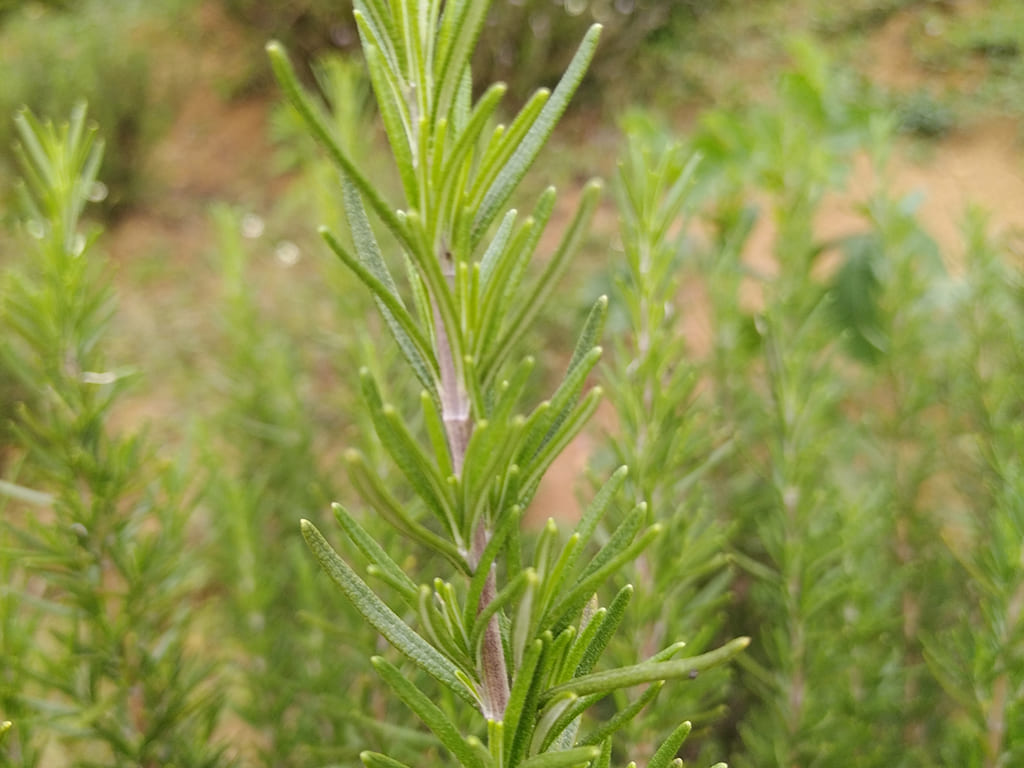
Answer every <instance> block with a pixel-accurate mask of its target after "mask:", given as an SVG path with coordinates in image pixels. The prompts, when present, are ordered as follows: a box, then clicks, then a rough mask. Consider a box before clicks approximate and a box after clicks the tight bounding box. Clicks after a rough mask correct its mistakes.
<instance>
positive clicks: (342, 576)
mask: <svg viewBox="0 0 1024 768" xmlns="http://www.w3.org/2000/svg"><path fill="white" fill-rule="evenodd" d="M301 527H302V536H303V537H304V538H305V539H306V543H307V544H308V545H309V548H310V549H311V550H312V551H313V554H314V555H316V558H317V560H319V561H320V565H321V566H322V567H323V569H324V570H325V571H326V572H327V575H328V576H330V577H331V579H332V580H333V581H334V583H335V584H337V585H338V586H339V587H341V589H342V591H343V592H344V593H345V596H346V597H347V598H348V599H349V602H351V603H352V605H353V606H354V607H355V609H356V610H357V611H359V613H361V614H362V615H363V618H365V619H366V621H367V622H368V623H369V624H370V625H371V626H372V627H373V628H374V629H376V630H377V631H378V632H380V634H381V635H383V636H384V638H385V639H386V640H387V641H388V642H389V643H391V645H393V646H394V647H395V648H397V649H398V650H399V651H401V652H402V653H403V654H405V656H407V657H408V658H409V659H410V660H411V661H412V662H413V663H415V664H416V665H417V666H419V667H420V668H421V669H423V670H424V671H425V672H427V673H428V674H430V675H431V676H432V677H433V678H434V679H436V680H437V681H438V682H439V683H441V684H443V685H444V686H446V687H447V688H448V689H449V690H451V691H452V692H453V693H455V694H456V695H457V696H459V697H460V698H462V699H463V700H464V701H466V702H467V703H469V704H472V705H473V706H476V704H477V702H476V700H475V699H474V698H473V694H472V693H471V692H470V691H469V690H467V688H466V686H465V685H463V684H462V683H461V682H460V681H459V679H458V677H456V674H455V672H456V667H455V665H454V664H453V663H452V662H451V661H449V660H448V659H446V658H445V657H444V656H442V655H441V654H440V653H438V651H437V650H436V649H435V648H434V647H433V646H432V645H430V643H428V642H427V641H426V640H424V639H423V638H422V637H420V636H419V635H418V634H416V632H415V631H414V630H413V629H412V628H411V627H410V626H409V625H408V624H406V623H405V622H404V621H402V620H401V619H400V618H399V617H398V616H397V615H396V614H395V612H394V611H392V610H391V609H390V608H389V607H388V606H387V605H386V604H385V603H384V601H382V600H381V599H380V598H379V597H377V595H376V594H374V592H373V590H371V589H370V588H369V587H368V586H366V583H365V582H364V581H363V580H362V579H360V578H359V576H358V575H357V574H356V573H355V571H353V570H352V569H351V568H350V567H349V566H348V564H347V563H346V562H345V561H344V560H342V558H341V557H340V556H339V555H338V553H337V552H335V551H334V549H333V548H332V547H331V545H330V544H328V543H327V540H326V539H325V538H324V537H323V535H322V534H321V533H320V531H318V530H317V528H316V526H315V525H313V524H312V523H311V522H309V521H308V520H302V521H301Z"/></svg>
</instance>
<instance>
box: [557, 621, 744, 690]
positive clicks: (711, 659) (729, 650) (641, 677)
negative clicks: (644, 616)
mask: <svg viewBox="0 0 1024 768" xmlns="http://www.w3.org/2000/svg"><path fill="white" fill-rule="evenodd" d="M748 645H750V638H749V637H738V638H736V639H735V640H732V641H730V642H728V643H726V644H725V645H723V646H721V647H720V648H716V649H715V650H713V651H708V652H707V653H702V654H701V655H700V656H691V657H689V658H686V659H675V660H674V661H661V662H654V663H650V662H645V663H643V664H636V665H634V666H631V667H622V668H620V669H612V670H608V671H607V672H596V673H594V674H590V675H584V676H583V677H577V678H575V679H574V680H570V681H569V682H567V683H562V684H561V685H556V686H554V687H553V688H549V689H548V690H546V691H544V693H542V694H541V696H540V702H541V703H545V702H547V701H549V700H550V699H551V698H552V697H554V696H558V695H559V694H561V693H565V692H567V691H572V692H574V693H576V694H579V695H581V696H582V695H586V694H589V693H601V692H603V691H615V690H618V689H620V688H630V687H632V686H634V685H641V684H643V683H654V682H657V681H659V680H672V679H674V678H678V677H686V676H688V675H690V674H692V673H693V672H701V671H703V670H706V669H710V668H711V667H714V666H717V665H718V664H721V663H723V662H726V661H728V660H729V659H731V658H733V657H734V656H736V654H738V653H739V652H740V651H742V650H743V649H744V648H746V647H747V646H748Z"/></svg>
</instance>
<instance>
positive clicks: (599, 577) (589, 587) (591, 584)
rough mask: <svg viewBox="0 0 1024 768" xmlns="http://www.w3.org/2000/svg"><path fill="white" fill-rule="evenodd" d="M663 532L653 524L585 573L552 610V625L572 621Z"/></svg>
mask: <svg viewBox="0 0 1024 768" xmlns="http://www.w3.org/2000/svg"><path fill="white" fill-rule="evenodd" d="M661 532H662V527H661V525H660V524H655V525H652V526H651V527H650V528H648V529H647V530H646V531H644V532H643V534H641V535H640V537H639V538H637V539H636V541H634V542H633V543H632V544H630V545H629V546H628V547H626V548H625V549H623V550H622V551H621V552H620V553H619V554H617V555H616V556H615V557H612V558H609V559H608V560H607V562H605V563H604V564H603V565H602V566H601V567H599V568H596V569H595V570H594V571H593V572H591V573H589V574H585V575H584V576H583V577H582V578H581V579H580V580H579V581H578V582H577V583H576V586H575V587H573V588H572V590H571V591H570V592H569V594H568V595H566V596H565V598H563V600H562V602H560V603H559V604H558V605H557V606H555V608H554V609H553V610H552V611H551V613H550V616H551V617H552V618H553V619H555V621H554V622H553V624H552V626H553V627H554V628H555V629H560V628H561V627H563V626H565V625H566V624H568V623H569V622H570V621H572V617H573V616H574V615H575V614H576V612H577V611H579V610H580V609H581V608H582V607H583V606H584V605H586V603H587V601H588V600H589V599H590V597H591V595H593V594H594V593H595V592H596V591H597V588H598V587H599V586H600V585H601V584H603V583H604V582H605V581H607V580H608V579H609V578H610V577H611V575H612V574H613V573H615V572H616V571H618V570H619V569H620V568H622V567H623V566H624V565H625V564H626V563H628V562H631V561H632V560H635V559H636V557H637V555H639V554H640V553H641V552H642V551H643V550H644V549H646V548H647V547H648V546H649V545H650V543H651V542H652V541H654V540H655V539H656V538H657V537H658V536H660V535H661Z"/></svg>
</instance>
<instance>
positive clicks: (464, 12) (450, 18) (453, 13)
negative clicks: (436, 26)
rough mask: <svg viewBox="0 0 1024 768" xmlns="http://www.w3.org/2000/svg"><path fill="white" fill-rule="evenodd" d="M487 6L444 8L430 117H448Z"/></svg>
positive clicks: (452, 5) (469, 4) (451, 5)
mask: <svg viewBox="0 0 1024 768" xmlns="http://www.w3.org/2000/svg"><path fill="white" fill-rule="evenodd" d="M489 6H490V3H489V2H462V3H456V2H449V3H446V4H445V14H444V19H442V22H441V25H442V26H441V36H440V39H439V40H438V46H437V56H438V61H439V63H440V67H439V68H438V70H437V76H436V80H435V82H436V83H437V89H438V91H437V100H436V101H435V102H434V105H433V109H432V112H431V117H432V118H433V119H434V120H437V119H438V118H439V117H447V116H448V113H449V111H450V110H451V109H452V104H453V102H454V101H455V97H456V95H457V93H458V89H459V86H460V85H461V83H462V81H463V77H464V73H465V71H466V68H467V67H468V66H469V59H470V56H472V54H473V48H474V46H475V45H476V39H477V37H479V35H480V29H481V27H483V23H484V19H485V18H486V17H487V9H488V7H489Z"/></svg>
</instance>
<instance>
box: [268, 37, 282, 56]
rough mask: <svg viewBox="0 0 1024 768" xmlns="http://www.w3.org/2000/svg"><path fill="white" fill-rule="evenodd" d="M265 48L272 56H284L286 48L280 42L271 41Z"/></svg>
mask: <svg viewBox="0 0 1024 768" xmlns="http://www.w3.org/2000/svg"><path fill="white" fill-rule="evenodd" d="M264 48H265V50H266V51H267V53H269V54H270V55H271V56H284V46H283V45H281V42H280V41H279V40H269V41H268V42H267V44H266V45H265V46H264Z"/></svg>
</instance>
